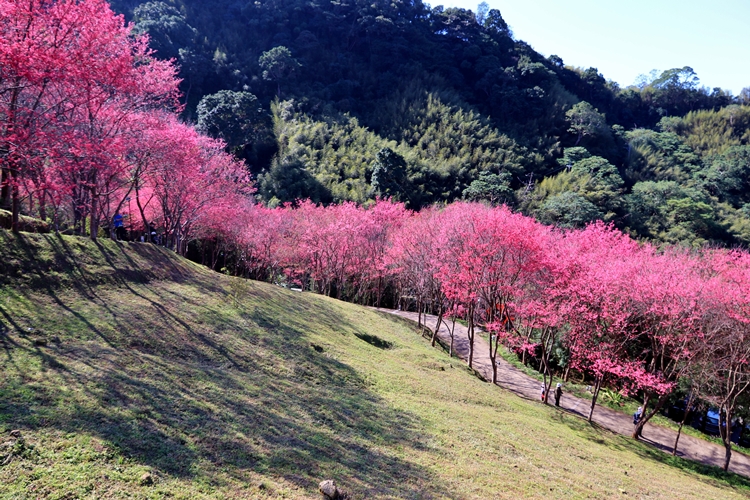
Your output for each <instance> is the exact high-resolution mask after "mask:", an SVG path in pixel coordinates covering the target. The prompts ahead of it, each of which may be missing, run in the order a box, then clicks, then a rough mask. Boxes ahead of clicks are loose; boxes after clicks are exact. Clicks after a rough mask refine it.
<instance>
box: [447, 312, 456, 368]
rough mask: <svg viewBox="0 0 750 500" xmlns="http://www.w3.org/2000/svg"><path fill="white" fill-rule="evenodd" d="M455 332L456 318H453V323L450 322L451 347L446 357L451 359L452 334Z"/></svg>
mask: <svg viewBox="0 0 750 500" xmlns="http://www.w3.org/2000/svg"><path fill="white" fill-rule="evenodd" d="M455 331H456V317H455V316H453V321H452V322H451V346H450V348H449V349H448V355H449V356H450V357H451V358H452V357H453V333H454V332H455Z"/></svg>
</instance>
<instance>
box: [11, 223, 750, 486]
mask: <svg viewBox="0 0 750 500" xmlns="http://www.w3.org/2000/svg"><path fill="white" fill-rule="evenodd" d="M0 248H2V255H3V259H2V263H0V273H2V274H1V275H0V281H1V282H2V283H1V284H0V444H2V443H4V442H13V440H14V439H15V438H13V437H11V433H10V431H11V430H14V429H18V430H20V431H21V433H22V436H23V440H24V441H23V442H21V441H18V440H15V441H14V442H15V444H14V446H13V447H12V448H10V447H7V446H6V447H5V448H2V449H0V453H3V451H2V450H5V452H4V453H5V456H6V457H7V456H8V454H12V458H11V460H10V462H9V463H8V464H7V465H4V466H3V465H0V498H38V497H39V498H120V497H130V498H165V497H171V498H190V499H191V500H192V499H200V498H266V497H267V498H316V497H317V493H316V488H317V484H318V482H319V481H320V480H322V479H327V478H333V479H335V480H336V481H337V482H338V483H339V485H341V486H342V487H343V488H344V489H346V490H348V491H350V492H351V493H353V494H354V498H358V499H360V498H612V497H622V496H623V494H627V495H628V496H636V497H644V498H744V497H746V495H747V494H748V492H750V481H748V480H746V479H744V478H741V477H738V476H735V475H732V474H728V475H725V474H722V473H721V472H720V471H718V470H717V469H712V468H705V467H701V466H697V465H695V464H691V463H689V462H686V461H683V460H681V459H672V458H671V457H669V456H667V455H665V454H663V453H661V452H659V451H656V450H654V449H652V448H650V447H648V446H645V445H642V444H640V443H637V442H634V441H632V440H630V439H628V438H625V437H621V436H616V435H613V434H611V433H610V432H607V431H605V430H603V429H600V428H597V427H592V426H589V425H588V424H586V423H585V422H584V421H583V420H581V419H578V418H575V417H571V416H568V415H566V414H564V413H561V412H558V411H555V410H554V409H553V408H549V407H544V406H542V405H539V404H535V403H533V402H528V401H525V400H522V399H519V398H517V397H515V396H513V395H511V394H509V393H506V392H505V391H503V390H501V389H498V388H496V387H492V386H491V385H489V384H486V383H483V382H481V381H479V380H478V379H477V378H475V377H473V376H472V375H471V374H470V373H469V372H468V371H467V370H466V369H465V368H464V367H463V365H462V363H460V362H459V361H457V360H456V359H450V358H449V357H448V356H447V355H446V354H445V353H443V352H441V351H439V350H436V349H431V348H430V347H429V344H428V342H426V341H424V340H423V339H422V338H420V336H419V334H418V333H417V332H416V330H415V328H414V327H413V325H412V324H410V323H407V322H404V321H401V320H399V319H397V318H394V317H391V316H388V315H385V314H381V313H376V312H374V311H370V310H367V309H365V308H361V307H357V306H354V305H351V304H346V303H342V302H338V301H334V300H330V299H327V298H325V297H321V296H317V295H313V294H309V293H297V292H292V291H287V290H284V289H282V288H279V287H274V286H271V285H267V284H263V283H255V282H245V281H241V280H237V279H231V278H228V277H225V276H222V275H217V274H215V273H212V272H210V271H207V270H205V269H202V268H200V267H199V266H197V265H194V264H192V263H190V262H187V261H185V260H183V259H180V258H178V257H176V256H175V255H173V254H171V253H170V252H168V251H165V250H163V249H160V248H158V247H154V246H151V245H146V244H117V243H115V242H111V241H102V242H101V243H98V244H93V243H91V242H87V241H84V240H80V239H75V238H68V237H58V236H54V235H22V236H19V237H15V236H12V235H10V234H8V233H6V232H2V231H0ZM9 450H10V451H9ZM4 461H5V460H4V459H2V457H0V464H2V463H3V462H4ZM146 473H149V474H150V476H146V477H144V474H146ZM149 483H153V484H149Z"/></svg>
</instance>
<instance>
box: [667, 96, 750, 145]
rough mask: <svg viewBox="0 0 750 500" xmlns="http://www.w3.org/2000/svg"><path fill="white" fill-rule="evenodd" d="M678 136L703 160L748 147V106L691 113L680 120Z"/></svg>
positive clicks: (734, 106) (749, 129) (749, 122)
mask: <svg viewBox="0 0 750 500" xmlns="http://www.w3.org/2000/svg"><path fill="white" fill-rule="evenodd" d="M679 133H680V135H681V136H683V137H684V140H685V143H686V144H688V145H689V146H690V147H691V148H693V150H695V151H696V152H697V153H698V154H700V155H702V156H706V157H708V156H715V155H719V154H723V153H725V152H726V151H727V150H728V149H729V148H731V147H733V146H741V145H748V144H750V106H737V105H732V106H727V107H725V108H721V109H719V110H718V111H714V110H701V111H691V112H690V113H688V114H687V115H685V117H684V118H683V119H682V120H681V126H680V128H679Z"/></svg>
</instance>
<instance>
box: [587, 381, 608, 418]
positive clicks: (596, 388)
mask: <svg viewBox="0 0 750 500" xmlns="http://www.w3.org/2000/svg"><path fill="white" fill-rule="evenodd" d="M603 382H604V377H596V381H595V382H594V394H593V396H592V397H591V410H590V411H589V418H588V419H587V420H588V421H589V422H591V419H592V418H593V416H594V407H595V406H596V399H597V398H598V397H599V389H601V388H602V383H603Z"/></svg>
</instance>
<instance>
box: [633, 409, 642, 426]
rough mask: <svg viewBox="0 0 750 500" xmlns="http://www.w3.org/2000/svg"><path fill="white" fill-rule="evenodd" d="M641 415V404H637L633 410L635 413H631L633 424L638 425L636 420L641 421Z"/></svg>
mask: <svg viewBox="0 0 750 500" xmlns="http://www.w3.org/2000/svg"><path fill="white" fill-rule="evenodd" d="M641 416H643V406H639V407H638V409H637V410H635V413H633V425H638V422H640V421H641Z"/></svg>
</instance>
